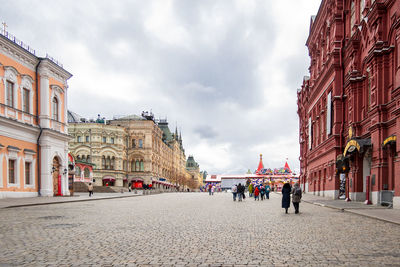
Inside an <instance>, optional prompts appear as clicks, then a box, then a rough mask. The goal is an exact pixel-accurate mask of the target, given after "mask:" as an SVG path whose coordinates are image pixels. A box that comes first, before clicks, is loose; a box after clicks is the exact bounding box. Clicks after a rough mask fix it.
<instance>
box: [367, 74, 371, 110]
mask: <svg viewBox="0 0 400 267" xmlns="http://www.w3.org/2000/svg"><path fill="white" fill-rule="evenodd" d="M367 76H368V86H367V97H368V99H367V111H369V110H370V109H371V90H372V75H371V70H370V69H369V68H368V69H367Z"/></svg>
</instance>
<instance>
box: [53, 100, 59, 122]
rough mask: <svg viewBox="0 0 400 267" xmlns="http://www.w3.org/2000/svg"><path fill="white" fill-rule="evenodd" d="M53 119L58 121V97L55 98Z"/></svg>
mask: <svg viewBox="0 0 400 267" xmlns="http://www.w3.org/2000/svg"><path fill="white" fill-rule="evenodd" d="M52 119H53V120H55V121H58V100H57V98H56V97H53V113H52Z"/></svg>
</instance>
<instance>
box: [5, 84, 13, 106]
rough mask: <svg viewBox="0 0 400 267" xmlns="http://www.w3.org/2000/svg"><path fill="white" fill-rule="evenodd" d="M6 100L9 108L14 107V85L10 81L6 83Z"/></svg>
mask: <svg viewBox="0 0 400 267" xmlns="http://www.w3.org/2000/svg"><path fill="white" fill-rule="evenodd" d="M6 97H7V99H6V105H7V106H10V107H14V84H13V83H12V82H10V81H7V96H6Z"/></svg>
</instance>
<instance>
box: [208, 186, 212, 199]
mask: <svg viewBox="0 0 400 267" xmlns="http://www.w3.org/2000/svg"><path fill="white" fill-rule="evenodd" d="M211 188H212V185H211V184H209V185H208V194H209V195H210V196H211Z"/></svg>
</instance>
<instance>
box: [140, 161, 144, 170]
mask: <svg viewBox="0 0 400 267" xmlns="http://www.w3.org/2000/svg"><path fill="white" fill-rule="evenodd" d="M140 171H141V172H144V164H143V160H141V161H140Z"/></svg>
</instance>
